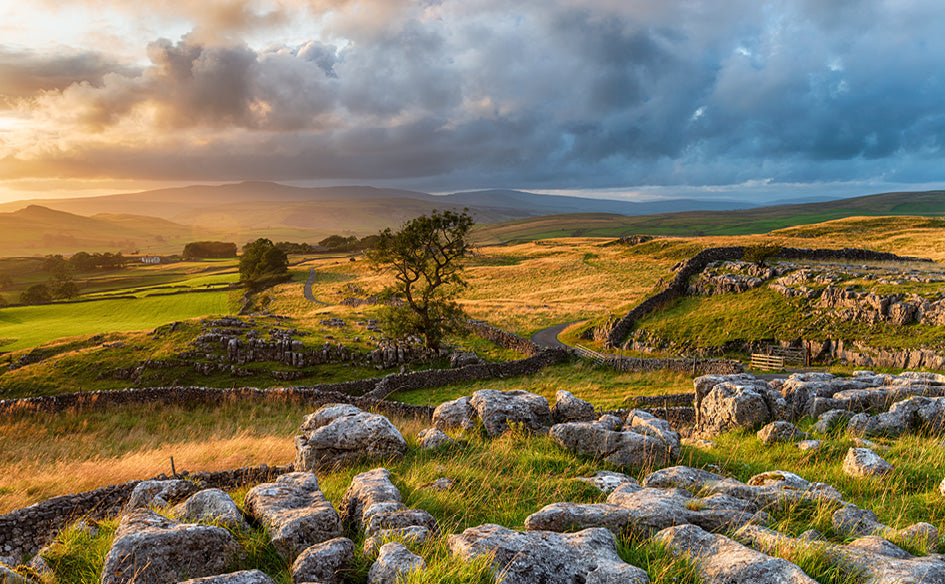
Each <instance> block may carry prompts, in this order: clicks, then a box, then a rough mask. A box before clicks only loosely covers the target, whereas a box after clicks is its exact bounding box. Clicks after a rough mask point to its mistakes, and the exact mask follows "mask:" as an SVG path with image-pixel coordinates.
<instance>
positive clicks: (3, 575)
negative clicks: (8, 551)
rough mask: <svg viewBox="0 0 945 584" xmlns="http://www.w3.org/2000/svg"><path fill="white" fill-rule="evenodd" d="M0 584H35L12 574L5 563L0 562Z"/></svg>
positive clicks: (11, 570) (14, 573) (23, 577)
mask: <svg viewBox="0 0 945 584" xmlns="http://www.w3.org/2000/svg"><path fill="white" fill-rule="evenodd" d="M12 563H13V562H10V564H12ZM0 584H35V582H33V581H32V580H30V579H29V578H27V577H26V576H21V575H20V574H17V573H16V572H14V571H13V569H12V568H10V567H8V565H7V563H6V562H0Z"/></svg>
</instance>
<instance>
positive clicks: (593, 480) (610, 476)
mask: <svg viewBox="0 0 945 584" xmlns="http://www.w3.org/2000/svg"><path fill="white" fill-rule="evenodd" d="M576 480H579V481H581V482H585V483H590V484H592V485H594V486H595V487H597V488H598V489H599V490H600V492H602V493H611V492H613V490H614V489H616V488H617V487H619V486H621V485H624V484H627V483H629V484H632V485H636V486H640V483H638V482H637V480H636V479H635V478H633V477H628V476H627V475H625V474H623V473H619V472H613V471H609V470H599V471H597V472H596V473H594V476H592V477H577V479H576ZM943 483H945V481H943Z"/></svg>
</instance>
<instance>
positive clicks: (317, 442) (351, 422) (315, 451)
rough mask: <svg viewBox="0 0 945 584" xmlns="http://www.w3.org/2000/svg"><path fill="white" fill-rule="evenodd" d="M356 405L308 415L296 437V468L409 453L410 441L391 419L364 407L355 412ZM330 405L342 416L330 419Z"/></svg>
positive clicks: (307, 468)
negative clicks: (364, 409) (365, 410)
mask: <svg viewBox="0 0 945 584" xmlns="http://www.w3.org/2000/svg"><path fill="white" fill-rule="evenodd" d="M352 407H353V406H348V407H345V408H342V407H341V406H337V405H336V406H325V407H323V408H321V409H320V410H318V411H317V412H315V413H314V414H312V415H311V416H309V417H307V418H306V420H305V422H304V423H303V424H302V427H301V429H300V432H302V433H301V434H300V435H298V436H296V437H295V448H296V457H295V465H294V467H295V470H296V471H299V472H303V471H314V470H318V469H323V468H331V467H336V466H339V465H343V464H346V463H348V462H350V461H354V460H358V459H362V458H383V459H389V458H394V457H400V456H403V455H404V453H406V452H407V442H406V441H405V440H404V437H403V436H401V434H400V431H398V430H397V428H396V427H394V425H393V424H391V423H390V420H388V419H387V418H385V417H384V416H382V415H380V414H370V413H367V412H362V411H360V410H358V412H357V413H354V410H352V409H351V408H352ZM326 408H327V409H329V410H331V411H332V412H333V413H331V415H334V414H338V415H337V416H335V417H332V418H329V414H328V413H326V411H325V410H326ZM355 409H356V408H355ZM311 428H314V429H311Z"/></svg>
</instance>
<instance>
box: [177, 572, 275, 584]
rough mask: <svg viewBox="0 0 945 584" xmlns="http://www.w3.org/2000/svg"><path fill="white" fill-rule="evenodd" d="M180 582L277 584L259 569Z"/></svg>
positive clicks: (182, 583) (194, 583) (201, 583)
mask: <svg viewBox="0 0 945 584" xmlns="http://www.w3.org/2000/svg"><path fill="white" fill-rule="evenodd" d="M180 584H276V583H275V581H274V580H273V579H272V578H270V577H269V576H267V575H266V574H264V573H262V572H260V571H259V570H242V571H240V572H233V573H231V574H221V575H219V576H207V577H205V578H194V579H192V580H185V581H184V582H180Z"/></svg>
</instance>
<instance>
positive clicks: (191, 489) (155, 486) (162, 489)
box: [124, 479, 200, 513]
mask: <svg viewBox="0 0 945 584" xmlns="http://www.w3.org/2000/svg"><path fill="white" fill-rule="evenodd" d="M198 490H200V486H199V485H196V484H194V483H193V482H191V481H185V480H181V479H172V480H168V481H141V482H140V483H138V484H137V486H135V488H134V490H133V491H132V492H131V497H129V498H128V502H127V503H126V504H125V509H124V511H125V513H129V512H131V511H134V510H135V509H141V508H145V507H166V506H167V505H170V504H172V503H176V502H178V501H181V500H183V499H185V498H187V497H188V496H190V495H191V494H193V493H196V492H197V491H198Z"/></svg>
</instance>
